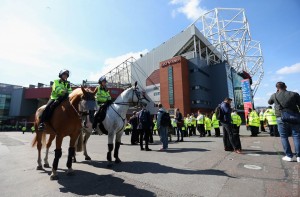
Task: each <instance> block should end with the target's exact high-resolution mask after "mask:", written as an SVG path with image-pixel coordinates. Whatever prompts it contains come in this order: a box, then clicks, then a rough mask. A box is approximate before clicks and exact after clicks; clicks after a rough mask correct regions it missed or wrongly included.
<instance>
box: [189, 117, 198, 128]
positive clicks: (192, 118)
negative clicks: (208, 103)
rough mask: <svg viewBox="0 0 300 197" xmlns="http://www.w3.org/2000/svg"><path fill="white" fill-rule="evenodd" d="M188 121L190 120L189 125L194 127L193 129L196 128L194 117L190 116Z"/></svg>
mask: <svg viewBox="0 0 300 197" xmlns="http://www.w3.org/2000/svg"><path fill="white" fill-rule="evenodd" d="M190 119H191V125H192V126H194V127H196V125H197V120H196V118H195V117H194V116H191V117H190Z"/></svg>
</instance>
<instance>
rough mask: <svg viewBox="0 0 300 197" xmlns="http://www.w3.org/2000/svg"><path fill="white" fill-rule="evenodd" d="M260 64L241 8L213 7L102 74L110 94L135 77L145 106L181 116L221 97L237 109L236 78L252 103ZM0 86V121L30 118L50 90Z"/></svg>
mask: <svg viewBox="0 0 300 197" xmlns="http://www.w3.org/2000/svg"><path fill="white" fill-rule="evenodd" d="M262 64H263V56H262V51H261V48H260V43H259V42H258V41H254V40H253V39H252V37H251V34H250V29H249V24H248V20H247V18H246V15H245V12H244V9H240V8H217V9H213V10H211V11H209V12H207V13H206V14H204V15H202V16H200V17H199V18H198V19H197V20H196V21H195V22H194V23H192V24H191V25H190V26H188V27H187V28H186V29H185V30H183V31H181V32H180V33H178V34H177V35H175V36H173V37H172V38H170V39H169V40H167V41H165V42H163V43H162V44H161V45H159V46H158V47H156V48H154V49H152V50H151V51H149V52H148V53H146V54H141V57H140V58H139V59H137V60H136V59H135V58H132V57H131V58H129V59H127V60H125V61H124V62H122V63H121V64H120V65H118V66H116V67H115V68H114V69H112V70H111V71H110V72H108V73H107V74H106V75H105V76H106V77H107V79H108V81H109V82H110V83H109V88H110V89H111V94H112V97H113V98H116V97H117V96H118V95H119V94H120V93H121V91H122V90H123V88H125V87H128V85H130V84H133V83H134V82H135V81H138V84H139V87H140V88H142V89H143V90H144V91H145V92H146V93H147V95H148V97H149V98H150V99H151V101H152V103H150V104H149V105H148V106H147V108H148V109H149V110H150V112H151V113H152V114H156V113H157V110H158V109H157V105H158V103H162V104H163V106H164V107H165V108H166V109H168V110H170V113H171V114H172V113H173V109H175V108H179V109H180V111H181V112H183V114H184V115H187V114H189V113H192V112H197V111H198V110H200V111H201V112H203V113H209V112H211V111H212V110H213V109H215V107H216V106H217V105H218V104H219V103H221V102H222V101H223V99H224V98H225V97H230V98H233V103H232V107H234V108H236V109H238V110H240V111H243V110H244V101H245V98H244V97H245V89H244V87H243V85H242V80H245V79H247V80H249V84H250V85H251V87H249V88H248V89H249V91H250V92H248V97H249V98H250V99H248V102H250V105H247V106H252V104H253V96H254V95H255V93H256V91H257V88H258V86H259V84H260V81H261V80H262V77H263V74H264V71H263V67H262ZM96 84H97V83H96V82H88V81H84V85H87V86H90V87H95V86H96ZM2 86H3V87H2ZM2 86H1V89H0V96H1V100H0V101H1V102H0V112H1V114H0V118H1V119H2V120H5V119H9V118H13V117H15V118H23V117H24V118H25V117H26V119H28V120H33V117H34V112H35V110H36V109H37V108H38V107H39V106H41V105H42V104H45V103H46V102H47V100H48V98H49V95H50V92H51V89H50V87H49V86H44V85H43V84H39V85H38V86H37V87H35V86H30V87H29V88H24V87H16V86H9V85H7V84H3V85H2ZM5 91H6V93H3V92H5ZM8 92H9V93H8ZM3 95H4V96H3ZM7 95H8V96H7ZM248 104H249V103H248ZM1 107H2V108H5V109H2V108H1ZM133 110H134V109H131V110H130V111H129V114H130V113H131V112H132V111H133Z"/></svg>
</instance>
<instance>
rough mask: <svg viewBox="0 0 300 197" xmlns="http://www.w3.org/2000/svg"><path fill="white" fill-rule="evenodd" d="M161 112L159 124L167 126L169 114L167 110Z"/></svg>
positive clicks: (169, 119)
mask: <svg viewBox="0 0 300 197" xmlns="http://www.w3.org/2000/svg"><path fill="white" fill-rule="evenodd" d="M162 113H163V114H162V115H161V120H160V125H161V126H164V127H168V126H169V125H171V117H170V114H169V113H167V112H162Z"/></svg>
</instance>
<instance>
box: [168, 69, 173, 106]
mask: <svg viewBox="0 0 300 197" xmlns="http://www.w3.org/2000/svg"><path fill="white" fill-rule="evenodd" d="M168 89H169V104H170V105H174V82H173V67H172V66H170V67H169V68H168Z"/></svg>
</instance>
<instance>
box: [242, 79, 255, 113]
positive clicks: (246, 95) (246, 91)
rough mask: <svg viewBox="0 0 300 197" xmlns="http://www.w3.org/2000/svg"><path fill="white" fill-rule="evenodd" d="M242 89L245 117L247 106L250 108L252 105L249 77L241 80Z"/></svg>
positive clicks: (247, 110)
mask: <svg viewBox="0 0 300 197" xmlns="http://www.w3.org/2000/svg"><path fill="white" fill-rule="evenodd" d="M242 91H243V101H244V111H245V117H247V116H248V112H249V108H251V109H252V108H253V107H252V94H251V86H250V81H249V79H244V80H242Z"/></svg>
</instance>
